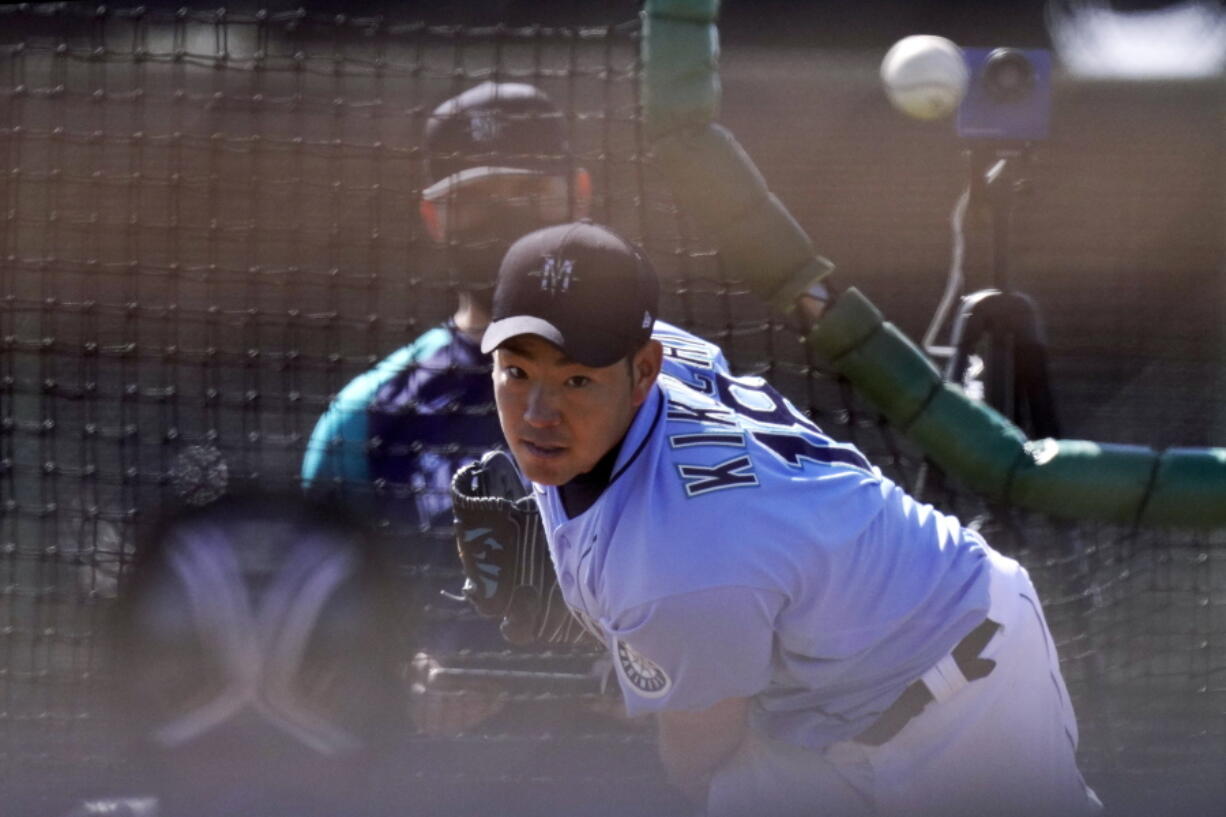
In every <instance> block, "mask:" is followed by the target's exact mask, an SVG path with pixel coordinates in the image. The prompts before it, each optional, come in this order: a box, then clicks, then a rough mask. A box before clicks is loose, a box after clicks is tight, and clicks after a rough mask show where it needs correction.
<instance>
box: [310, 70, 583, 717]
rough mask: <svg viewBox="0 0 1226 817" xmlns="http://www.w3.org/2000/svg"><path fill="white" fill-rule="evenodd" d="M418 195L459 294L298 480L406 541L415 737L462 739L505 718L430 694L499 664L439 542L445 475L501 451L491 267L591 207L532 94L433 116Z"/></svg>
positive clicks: (464, 103)
mask: <svg viewBox="0 0 1226 817" xmlns="http://www.w3.org/2000/svg"><path fill="white" fill-rule="evenodd" d="M424 148H425V173H426V179H425V183H426V186H425V188H424V189H423V190H422V193H421V198H420V202H419V217H420V219H421V223H422V226H423V228H424V230H425V233H426V235H427V236H428V238H429V240H430V242H431V244H432V246H433V249H434V250H436V251H437V254H438V257H439V258H441V259H442V260H443V264H444V266H445V269H444V270H440V274H439V277H440V278H442V279H444V280H449V281H450V282H451V283H452V284H453V286H454V287H455V290H456V293H457V299H458V303H457V307H456V311H455V312H454V313H453V314H452V315H451V316H450V317H449V318H448V319H447V320H446V321H444V322H443V323H442V324H441V325H439V326H436V327H434V328H433V329H430V330H429V331H427V332H426V333H424V334H422V335H421V336H420V337H418V338H417V339H416V340H414V341H412V342H411V343H409V344H408V345H406V346H403V347H401V348H400V349H397V350H396V351H395V352H393V353H391V354H390V355H388V356H387V357H386V358H384V359H383V360H382V361H380V362H379V363H377V364H376V365H375V366H374V367H372V368H371V369H369V370H368V371H366V372H364V373H362V374H360V375H358V376H357V377H356V378H354V379H353V380H352V381H351V382H350V383H349V384H348V385H346V386H345V387H344V388H343V389H342V390H341V391H340V392H339V393H338V394H337V395H336V397H335V398H334V399H333V401H332V404H331V405H330V406H329V408H328V410H327V411H326V412H325V413H324V415H323V416H322V417H321V418H320V419H319V421H318V423H317V424H316V426H315V430H314V432H313V433H312V435H311V439H310V442H309V443H308V445H307V450H306V454H305V456H304V458H303V462H302V481H303V484H304V486H305V487H306V489H307V490H308V491H309V492H311V493H313V494H328V495H331V496H334V497H337V498H338V499H340V500H342V501H344V502H345V503H346V504H347V505H350V506H351V507H353V508H355V509H358V510H360V511H361V512H362V513H369V514H370V515H371V516H372V517H373V518H376V519H379V520H387V521H388V523H389V524H390V525H391V526H392V527H393V529H394V530H395V531H396V532H397V533H398V534H399V533H401V532H408V533H411V536H412V540H411V542H406V549H405V551H404V552H403V553H401V554H399V555H398V556H399V558H398V561H400V562H402V563H407V564H410V565H412V566H413V567H414V568H415V569H416V573H417V575H416V578H415V581H414V583H413V587H412V589H413V591H414V593H415V594H416V596H417V601H416V603H415V606H417V607H422V608H424V609H425V610H426V618H427V622H426V627H425V630H424V631H423V634H422V636H423V641H422V650H423V652H422V654H421V655H419V656H418V658H417V660H416V661H415V662H414V664H413V676H414V680H415V683H414V685H413V688H412V689H413V692H414V694H413V708H414V714H415V718H416V720H417V723H418V726H419V727H420V728H421V729H423V730H424V731H425V732H427V733H429V734H434V735H448V734H456V733H460V732H463V731H466V730H468V729H470V728H472V727H474V726H476V725H477V724H479V723H481V722H482V721H484V720H486V719H487V718H488V717H490V716H491V715H493V714H495V713H496V712H498V711H499V710H500V709H501V708H502V705H503V703H504V699H503V697H502V696H500V695H499V694H498V692H499V690H498V688H497V687H496V685H489V684H487V685H483V686H479V687H475V688H472V689H469V690H467V692H466V693H460V694H451V693H446V692H444V691H443V690H439V689H436V688H435V687H433V686H432V685H430V684H429V683H426V681H427V680H428V679H429V678H430V677H432V675H434V674H436V673H437V671H438V670H440V669H441V668H442V667H441V665H440V661H443V662H445V661H447V660H448V657H449V656H452V655H454V654H455V653H456V652H457V651H459V650H461V649H467V650H478V651H491V652H493V651H499V650H505V649H506V647H507V645H506V644H505V643H504V642H503V641H502V639H501V637H500V636H499V634H498V631H497V628H496V627H495V626H494V625H493V624H492V623H491V622H488V621H485V620H482V619H479V618H477V617H476V616H475V615H474V614H473V613H472V611H471V610H470V609H469V608H468V605H466V604H463V603H462V602H459V601H458V600H449V599H448V598H447V597H446V596H445V595H443V593H444V591H452V592H454V591H458V590H459V587H458V584H459V582H458V580H451V581H450V582H449V577H452V576H454V575H455V571H456V570H457V569H458V562H457V560H456V555H455V549H454V540H453V539H452V538H451V536H450V529H451V521H452V520H451V500H450V492H449V488H450V484H451V477H452V474H453V473H454V472H455V471H456V470H458V469H459V468H460V467H461V466H462V465H464V464H466V463H468V462H471V461H472V460H474V459H476V458H477V457H478V456H480V454H481V453H482V452H484V451H486V450H489V449H491V448H496V447H505V444H504V443H503V440H502V432H501V430H500V428H499V425H498V418H497V415H496V414H495V411H494V392H493V386H492V384H491V381H490V357H489V355H485V354H482V352H481V348H480V344H481V335H482V333H483V332H484V331H485V327H486V325H487V324H488V323H489V313H490V298H491V295H492V293H493V286H494V279H495V278H496V277H497V275H498V265H499V263H500V262H501V260H502V256H503V254H504V253H505V252H506V249H507V247H509V246H510V245H511V244H512V243H513V242H514V241H515V240H516V239H518V238H519V237H520V236H522V235H524V234H526V233H529V232H532V231H533V230H535V229H537V228H539V227H542V226H546V225H550V224H556V223H561V222H564V221H569V220H572V219H577V218H582V217H584V216H586V215H587V213H588V208H589V204H590V201H591V195H592V184H591V179H590V176H589V174H588V172H587V171H586V170H585V169H583V168H582V167H579V166H578V165H577V164H576V161H575V157H574V156H573V155H572V153H571V150H570V144H569V140H568V139H567V124H566V120H565V117H564V115H563V113H562V111H561V110H559V109H558V107H557V106H556V105H555V104H554V103H553V101H552V100H550V98H549V97H548V96H547V95H546V94H545V93H544V92H542V91H541V90H540V89H539V88H537V87H535V86H533V85H528V84H525V83H511V82H501V83H499V82H484V83H481V84H479V85H476V86H474V87H472V88H469V89H468V90H466V91H464V92H463V93H461V94H459V95H458V96H456V97H453V98H451V99H448V100H446V101H445V102H443V103H441V104H440V105H438V106H437V107H436V108H435V109H434V110H433V112H432V113H431V115H430V117H429V119H428V121H427V122H426V128H425V134H424Z"/></svg>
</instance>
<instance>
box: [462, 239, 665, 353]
mask: <svg viewBox="0 0 1226 817" xmlns="http://www.w3.org/2000/svg"><path fill="white" fill-rule="evenodd" d="M659 293H660V286H659V281H658V279H657V277H656V272H655V269H654V268H653V267H652V265H651V262H650V261H648V259H647V257H646V256H645V255H644V254H643V253H642V252H641V251H640V250H639V249H638V248H637V247H635V246H634V245H633V244H631V243H630V242H629V241H627V240H626V239H624V238H622V237H621V236H619V235H617V234H616V233H614V232H613V231H612V230H610V229H608V228H607V227H602V226H599V225H597V224H592V223H590V222H586V221H582V222H576V223H572V224H560V225H557V226H554V227H546V228H545V229H543V230H537V231H535V232H532V233H529V234H528V235H526V236H524V237H523V238H521V239H519V240H518V241H516V242H515V243H514V244H513V245H511V248H510V249H509V250H507V254H506V256H505V257H504V258H503V261H502V266H501V267H500V268H499V270H498V283H497V287H496V288H495V290H494V303H493V313H492V318H493V320H492V322H491V323H490V325H489V328H488V329H486V331H485V336H484V337H483V338H482V341H481V351H483V352H485V353H487V354H488V353H490V352H492V351H494V350H495V349H497V348H498V347H499V346H501V345H502V344H503V343H505V342H506V341H508V340H510V339H511V338H513V337H515V336H517V335H538V336H540V337H542V338H544V339H545V340H547V341H549V342H551V343H553V344H554V345H555V346H558V347H559V348H561V349H562V350H563V351H564V352H565V353H566V354H567V356H568V357H570V358H571V359H572V360H574V361H576V362H577V363H581V364H583V365H585V366H591V367H593V368H601V367H604V366H611V365H612V364H614V363H616V362H617V361H619V360H621V359H622V358H624V357H626V356H627V355H630V354H632V353H634V352H635V351H637V350H638V349H639V348H640V347H641V346H642V345H643V344H644V343H646V342H647V340H648V339H649V338H650V337H651V329H652V325H653V324H654V323H655V317H656V313H657V310H658V306H659V298H660V294H659Z"/></svg>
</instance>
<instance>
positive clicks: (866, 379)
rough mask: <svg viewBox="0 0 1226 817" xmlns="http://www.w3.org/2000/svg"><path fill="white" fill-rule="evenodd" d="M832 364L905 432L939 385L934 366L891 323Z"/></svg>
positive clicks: (940, 383)
mask: <svg viewBox="0 0 1226 817" xmlns="http://www.w3.org/2000/svg"><path fill="white" fill-rule="evenodd" d="M835 365H836V366H837V367H838V368H839V371H841V372H842V373H843V375H844V376H846V377H847V379H848V380H851V381H852V382H853V383H855V384H856V387H857V389H858V390H859V392H860V394H861V395H862V396H864V397H865V398H866V399H867V400H868V401H869V402H871V403H872V404H873V405H875V406H876V407H877V409H878V410H879V411H880V412H881V413H882V414H883V415H884V416H885V417H886V419H888V420H889V421H890V422H891V423H893V424H894V425H895V426H897V427H898V428H901V429H903V430H904V431H905V430H906V429H907V428H909V427H910V426H911V424H912V422H914V421H915V419H916V418H917V417H918V416H919V414H920V412H921V411H923V410H924V408H925V407H926V406H927V405H928V401H929V400H931V399H932V398H933V394H934V392H935V391H936V390H937V389H939V388H940V387H941V385H942V379H941V373H940V372H939V371H937V368H936V367H935V366H933V365H932V363H930V362H929V360H928V358H926V357H925V356H924V355H923V354H921V353H920V351H919V349H918V348H916V347H915V345H914V344H913V343H911V341H910V340H908V339H907V338H906V336H904V335H903V334H902V332H900V331H899V330H898V328H897V327H896V326H894V325H893V324H891V323H883V324H881V325H880V327H879V329H878V330H877V331H876V332H874V333H873V334H872V335H870V336H868V337H867V338H865V340H864V341H863V342H862V343H861V344H860V345H859V346H857V347H856V348H855V349H852V350H851V351H849V352H847V353H846V354H844V355H843V356H842V357H840V358H839V359H838V360H837V361H835Z"/></svg>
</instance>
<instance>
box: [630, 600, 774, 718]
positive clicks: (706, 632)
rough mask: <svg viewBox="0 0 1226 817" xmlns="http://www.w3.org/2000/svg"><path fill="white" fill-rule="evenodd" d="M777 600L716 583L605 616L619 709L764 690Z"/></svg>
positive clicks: (689, 703)
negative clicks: (620, 699) (619, 696)
mask: <svg viewBox="0 0 1226 817" xmlns="http://www.w3.org/2000/svg"><path fill="white" fill-rule="evenodd" d="M782 607H783V597H782V596H781V595H779V594H778V593H774V592H771V591H766V590H759V589H756V588H750V587H721V588H714V589H711V590H701V591H697V592H694V593H685V594H682V595H678V596H669V597H666V598H663V599H659V600H657V601H653V602H650V603H648V604H644V605H640V606H638V607H634V608H632V609H630V610H628V611H626V612H625V613H624V614H622V615H621V616H618V617H617V618H616V619H615V620H613V621H610V622H608V623H607V629H608V631H609V637H610V643H609V648H610V650H611V651H612V657H613V665H614V671H615V672H616V674H617V679H618V682H619V683H620V685H621V689H622V694H623V697H624V699H625V702H626V711H627V713H628V714H630V715H640V714H644V713H647V712H660V711H663V710H676V709H684V710H698V709H706V708H707V707H709V706H711V705H713V704H715V703H718V702H719V701H722V700H724V699H725V698H743V697H748V696H751V695H755V694H757V693H758V692H761V691H762V690H764V689H766V687H767V685H768V684H769V683H770V679H771V669H772V662H771V657H772V650H773V646H774V637H775V618H776V616H777V615H778V614H779V611H780V609H782Z"/></svg>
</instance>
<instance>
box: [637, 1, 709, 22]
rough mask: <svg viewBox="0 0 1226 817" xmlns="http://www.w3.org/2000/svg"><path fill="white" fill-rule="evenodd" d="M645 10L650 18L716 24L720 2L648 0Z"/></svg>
mask: <svg viewBox="0 0 1226 817" xmlns="http://www.w3.org/2000/svg"><path fill="white" fill-rule="evenodd" d="M644 8H645V9H646V11H647V14H648V15H649V16H659V17H672V18H674V19H678V20H691V21H693V22H696V23H714V22H715V21H716V20H717V19H718V18H719V0H647V3H646V4H645V6H644Z"/></svg>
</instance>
